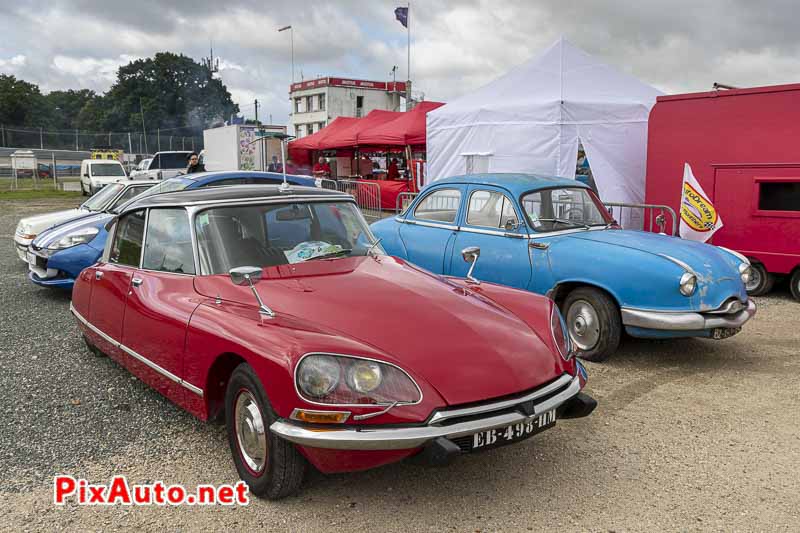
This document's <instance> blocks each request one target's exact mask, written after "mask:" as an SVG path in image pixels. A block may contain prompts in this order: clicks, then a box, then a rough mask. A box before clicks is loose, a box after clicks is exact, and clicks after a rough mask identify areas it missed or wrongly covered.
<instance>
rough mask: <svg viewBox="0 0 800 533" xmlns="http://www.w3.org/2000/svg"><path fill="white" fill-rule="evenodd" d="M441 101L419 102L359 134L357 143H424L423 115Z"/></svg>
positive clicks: (405, 144) (394, 144)
mask: <svg viewBox="0 0 800 533" xmlns="http://www.w3.org/2000/svg"><path fill="white" fill-rule="evenodd" d="M443 105H444V104H443V103H442V102H420V103H419V104H417V105H416V106H414V109H412V110H411V111H408V112H406V113H401V114H400V116H399V117H397V118H396V119H394V120H392V121H391V122H387V123H385V124H382V125H380V126H377V127H374V128H372V129H370V130H368V131H365V132H364V133H363V134H361V135H359V137H358V143H359V144H361V145H370V146H409V145H411V146H417V145H423V144H425V115H426V114H427V113H428V111H433V110H434V109H436V108H437V107H441V106H443Z"/></svg>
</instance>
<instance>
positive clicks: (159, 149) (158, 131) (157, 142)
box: [156, 128, 161, 152]
mask: <svg viewBox="0 0 800 533" xmlns="http://www.w3.org/2000/svg"><path fill="white" fill-rule="evenodd" d="M156 145H158V151H159V152H160V151H161V128H156Z"/></svg>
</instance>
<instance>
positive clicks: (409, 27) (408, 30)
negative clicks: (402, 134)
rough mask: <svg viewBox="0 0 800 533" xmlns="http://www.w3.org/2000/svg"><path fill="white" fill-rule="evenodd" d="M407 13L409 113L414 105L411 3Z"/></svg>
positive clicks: (407, 90)
mask: <svg viewBox="0 0 800 533" xmlns="http://www.w3.org/2000/svg"><path fill="white" fill-rule="evenodd" d="M407 13H408V15H407V20H406V30H407V32H406V33H407V39H408V42H407V47H408V65H407V66H406V74H407V76H408V80H406V111H409V110H411V108H412V107H413V104H412V103H411V2H408V12H407Z"/></svg>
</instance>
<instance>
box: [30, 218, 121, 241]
mask: <svg viewBox="0 0 800 533" xmlns="http://www.w3.org/2000/svg"><path fill="white" fill-rule="evenodd" d="M112 218H114V215H110V214H108V213H94V214H92V215H89V216H85V217H82V218H80V219H77V220H72V221H70V222H64V223H62V224H59V225H58V226H55V227H52V228H50V229H48V230H46V231H43V232H42V233H40V234H39V235H37V236H36V238H35V239H34V240H33V243H32V244H33V246H34V247H36V248H48V247H49V246H50V245H52V244H54V243H56V242H58V241H59V240H61V239H62V238H64V237H66V236H67V235H70V234H71V233H73V232H75V231H79V230H82V229H84V228H89V227H96V228H98V229H99V230H101V231H100V233H99V234H102V233H104V232H103V231H102V228H103V226H105V224H106V222H108V221H109V220H111V219H112Z"/></svg>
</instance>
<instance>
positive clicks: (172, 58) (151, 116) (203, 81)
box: [103, 52, 239, 135]
mask: <svg viewBox="0 0 800 533" xmlns="http://www.w3.org/2000/svg"><path fill="white" fill-rule="evenodd" d="M103 100H104V101H103V107H104V108H105V117H104V121H105V129H117V130H119V129H129V130H140V129H141V127H142V115H141V111H142V109H143V110H144V119H145V123H146V127H147V129H148V130H149V131H153V130H155V129H156V128H162V129H167V128H182V127H184V126H187V128H186V129H185V130H183V131H182V132H181V133H182V134H184V135H199V134H201V133H202V130H203V129H205V128H206V127H208V126H209V125H210V124H211V123H212V122H214V121H218V120H220V119H224V118H225V117H228V116H230V115H231V114H232V113H236V112H238V110H239V107H238V106H237V105H236V104H234V103H233V101H232V100H231V95H230V93H229V92H228V90H227V88H226V87H225V85H223V84H222V82H221V81H220V80H219V79H215V78H214V77H213V76H212V75H211V72H209V70H208V69H206V68H205V67H203V66H202V65H200V64H199V63H196V62H195V61H194V60H193V59H191V58H190V57H187V56H184V55H182V54H181V55H178V54H173V53H170V52H161V53H158V54H156V55H155V57H152V58H148V59H140V60H137V61H133V62H131V63H129V64H128V65H126V66H123V67H120V69H119V71H118V73H117V81H116V82H115V83H114V85H113V86H112V87H111V89H109V91H108V92H107V93H106V94H105V96H104V97H103Z"/></svg>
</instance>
